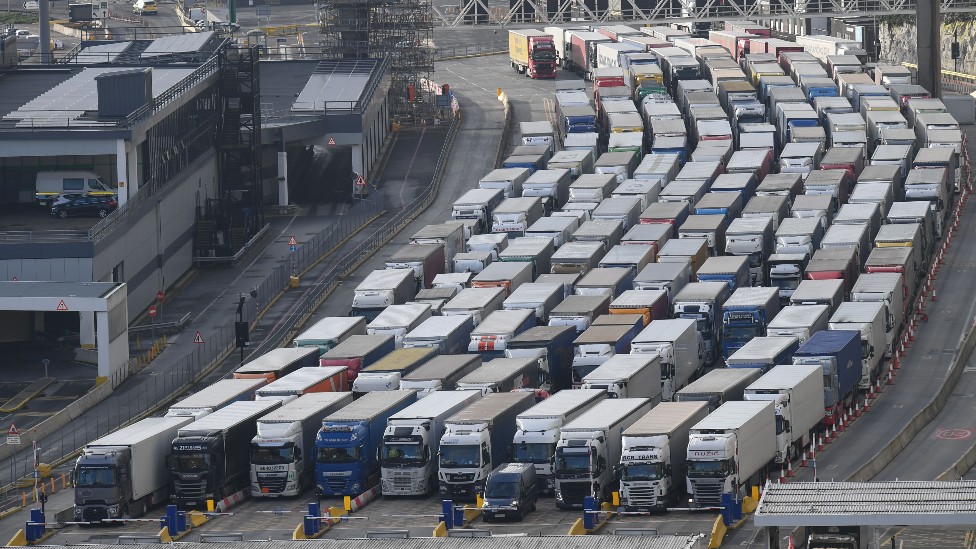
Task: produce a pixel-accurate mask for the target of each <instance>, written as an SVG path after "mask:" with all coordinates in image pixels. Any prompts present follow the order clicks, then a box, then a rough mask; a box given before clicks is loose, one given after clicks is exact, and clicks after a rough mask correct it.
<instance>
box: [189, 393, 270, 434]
mask: <svg viewBox="0 0 976 549" xmlns="http://www.w3.org/2000/svg"><path fill="white" fill-rule="evenodd" d="M280 405H281V401H280V400H246V401H240V402H233V403H231V404H228V405H227V406H224V407H223V408H221V409H219V410H217V411H216V412H214V413H212V414H210V415H207V416H203V417H202V418H200V419H198V420H196V421H194V422H193V423H191V424H189V425H186V426H184V427H182V428H181V429H180V430H179V433H180V434H181V435H182V434H183V433H184V431H185V432H190V431H214V430H219V429H226V428H228V427H231V426H234V425H237V424H238V423H240V422H241V420H242V419H246V418H249V417H251V418H255V419H257V417H258V416H262V415H264V414H265V413H267V412H270V411H271V410H273V409H275V408H277V407H278V406H280Z"/></svg>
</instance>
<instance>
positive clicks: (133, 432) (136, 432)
mask: <svg viewBox="0 0 976 549" xmlns="http://www.w3.org/2000/svg"><path fill="white" fill-rule="evenodd" d="M601 392H603V393H606V391H601ZM192 420H193V418H192V417H190V416H179V417H147V418H145V419H143V420H140V421H137V422H136V423H133V424H132V425H129V426H128V427H123V428H122V429H119V430H118V431H115V432H114V433H109V434H107V435H105V436H103V437H102V438H99V439H96V440H93V441H91V442H89V443H88V444H87V445H86V446H128V445H130V444H134V443H135V442H139V441H142V440H146V439H150V438H153V437H154V436H156V435H158V434H160V433H164V432H166V431H168V430H170V429H173V428H175V427H183V426H184V425H186V424H188V423H190V421H192Z"/></svg>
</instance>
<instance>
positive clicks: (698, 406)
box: [624, 401, 708, 436]
mask: <svg viewBox="0 0 976 549" xmlns="http://www.w3.org/2000/svg"><path fill="white" fill-rule="evenodd" d="M707 407H708V403H707V402H703V401H695V402H662V403H660V404H658V405H657V406H655V407H654V408H653V409H652V410H651V411H650V412H647V413H646V414H644V415H643V416H641V418H640V419H638V420H637V421H635V422H634V423H633V425H631V426H630V427H627V429H626V430H625V431H624V436H641V435H652V434H656V433H668V432H671V430H672V429H673V428H674V427H675V426H677V425H681V424H682V423H684V422H686V421H688V419H689V418H692V417H695V416H696V415H698V414H700V413H701V410H702V409H704V408H707Z"/></svg>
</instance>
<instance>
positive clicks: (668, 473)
mask: <svg viewBox="0 0 976 549" xmlns="http://www.w3.org/2000/svg"><path fill="white" fill-rule="evenodd" d="M664 475H665V476H669V477H670V476H671V466H670V465H665V466H664Z"/></svg>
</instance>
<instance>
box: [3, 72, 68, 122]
mask: <svg viewBox="0 0 976 549" xmlns="http://www.w3.org/2000/svg"><path fill="white" fill-rule="evenodd" d="M78 72H80V69H77V68H65V67H59V68H54V69H45V70H34V69H31V70H20V71H10V72H7V73H3V74H0V117H3V116H6V115H7V114H10V113H11V112H13V111H15V110H17V109H19V108H20V107H21V106H23V105H24V104H25V103H27V102H28V101H30V100H32V99H34V98H35V97H37V95H38V91H39V90H50V89H52V88H54V87H55V86H57V85H58V84H61V83H62V82H64V81H65V80H67V79H69V78H71V77H72V76H74V75H76V74H78Z"/></svg>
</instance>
